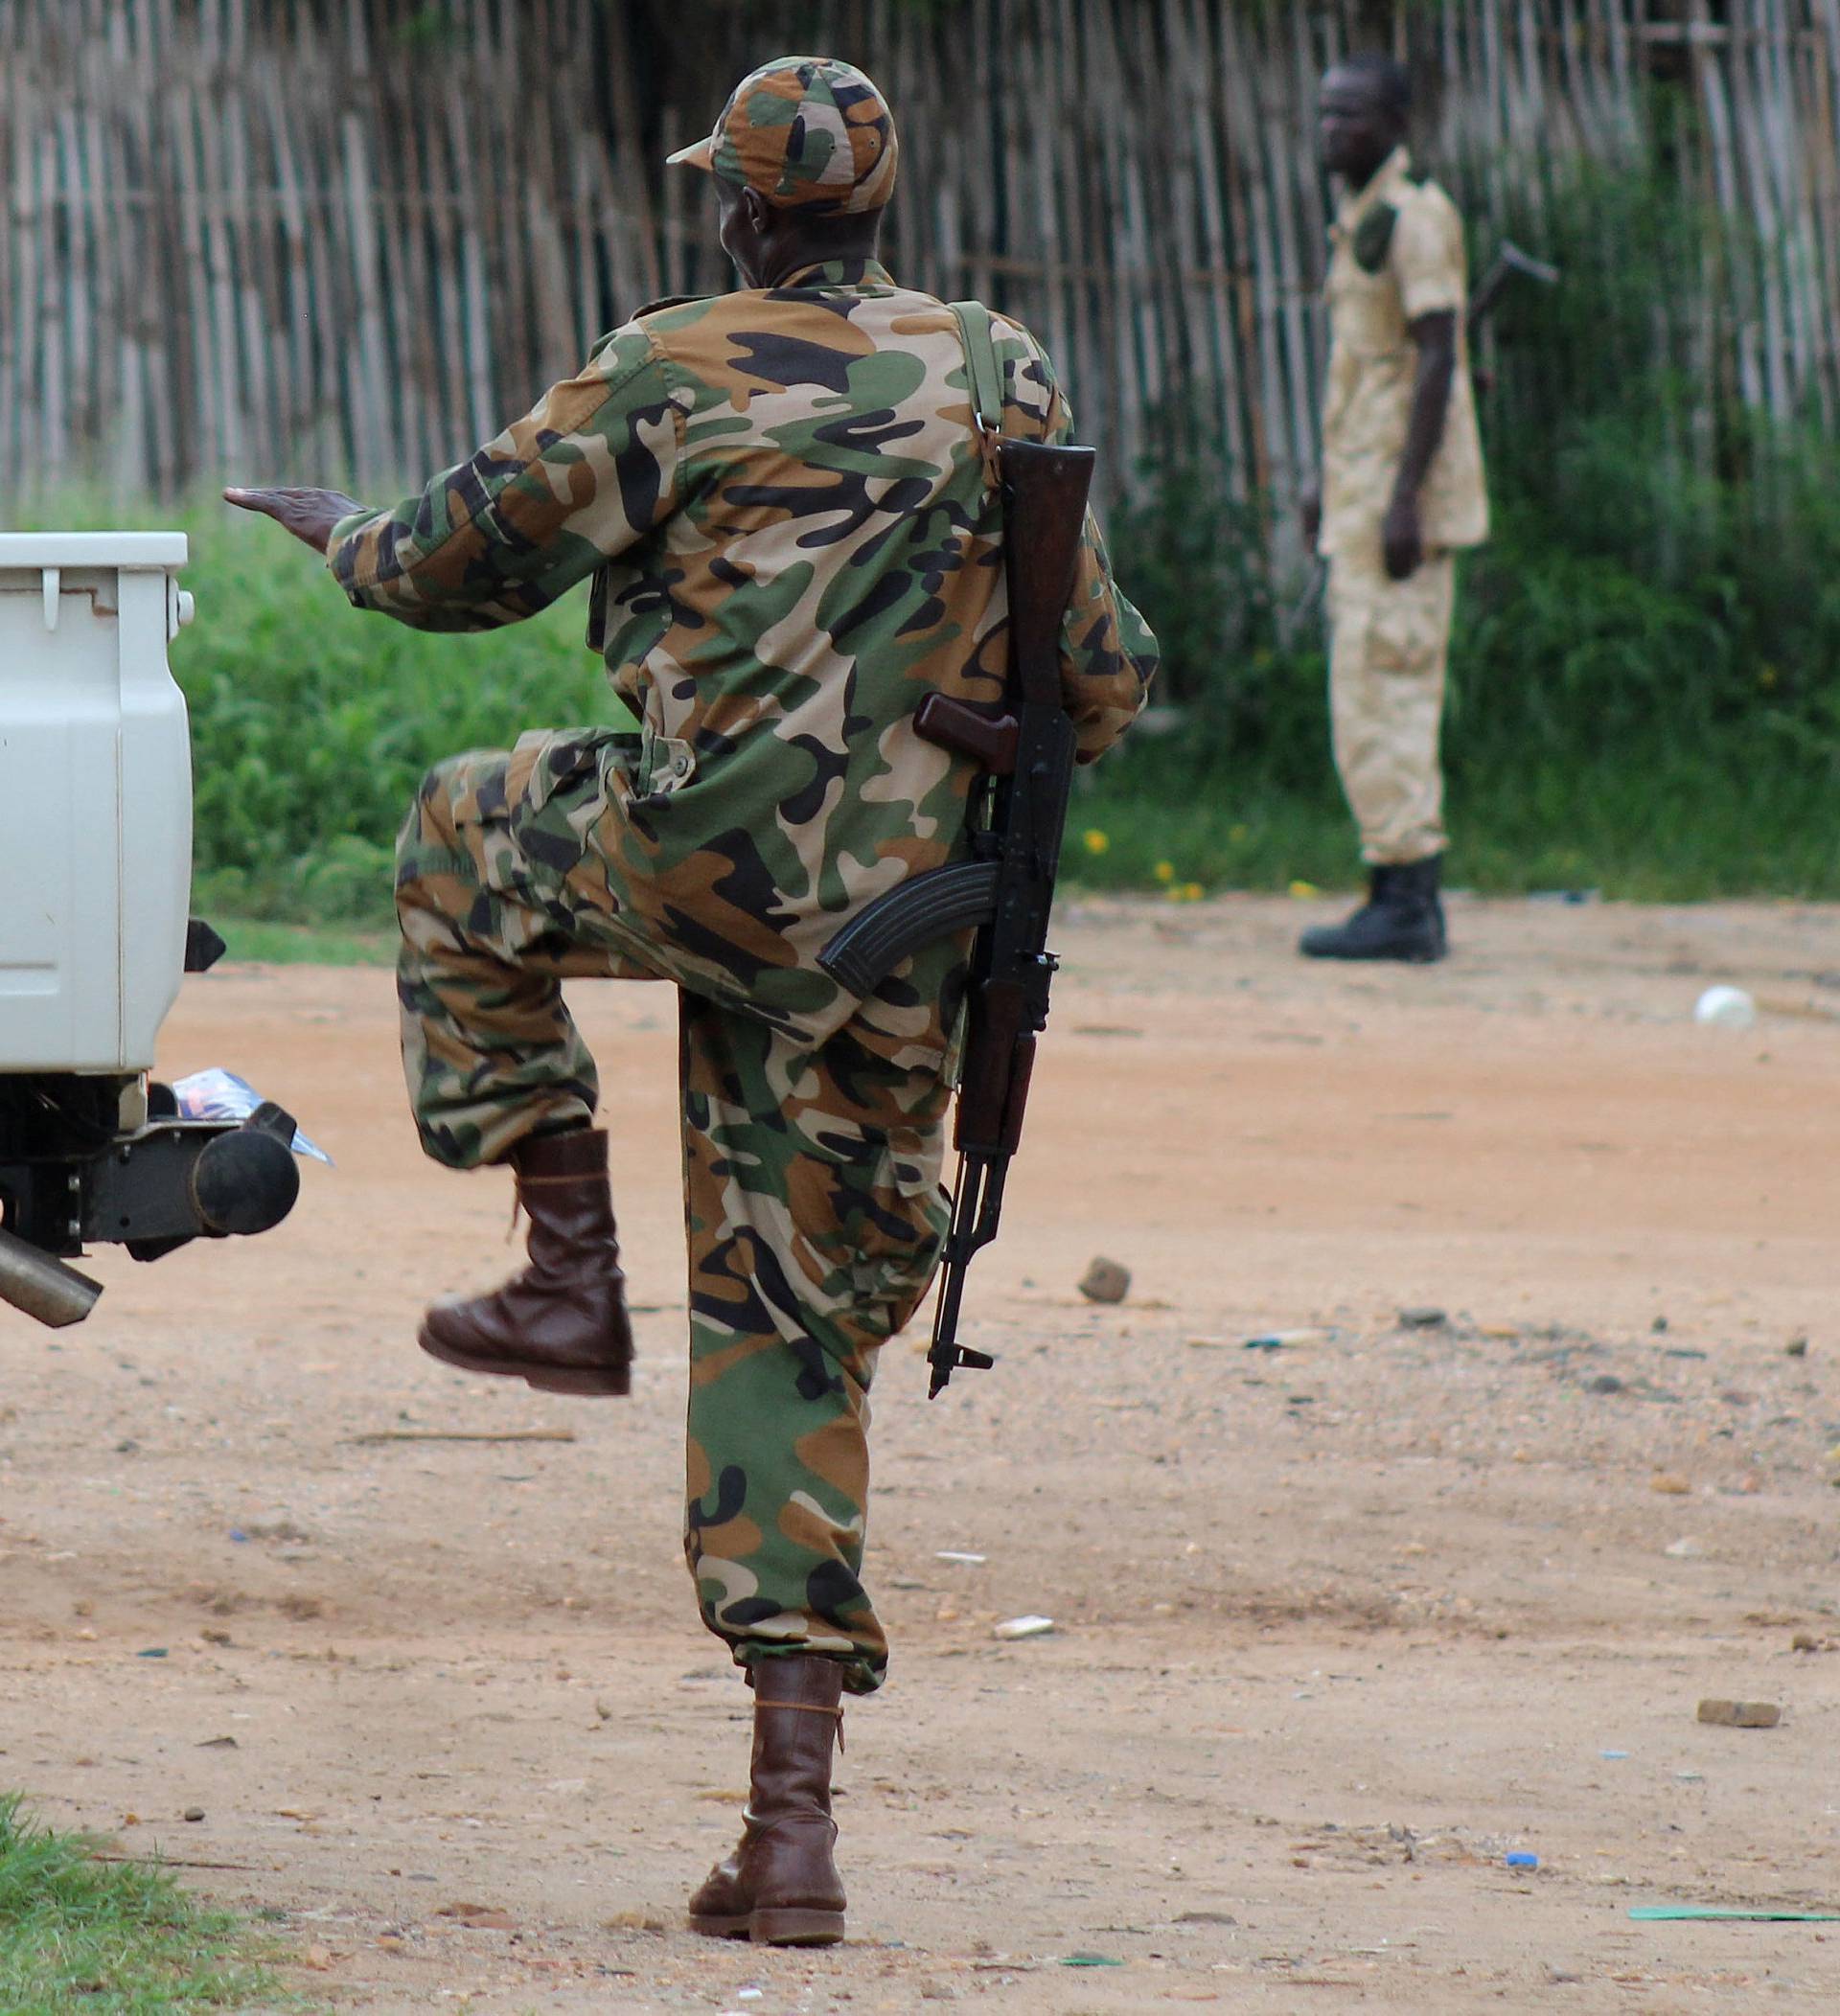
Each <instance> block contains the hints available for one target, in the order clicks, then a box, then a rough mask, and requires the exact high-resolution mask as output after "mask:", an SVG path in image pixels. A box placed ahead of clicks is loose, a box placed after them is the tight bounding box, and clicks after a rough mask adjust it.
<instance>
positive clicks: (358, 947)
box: [205, 907, 396, 966]
mask: <svg viewBox="0 0 1840 2016" xmlns="http://www.w3.org/2000/svg"><path fill="white" fill-rule="evenodd" d="M205 914H206V915H207V916H209V917H210V921H211V923H212V924H213V925H215V926H216V927H217V928H218V930H219V932H221V933H222V936H223V941H224V944H225V945H226V946H227V947H228V948H229V950H228V951H226V952H225V954H224V957H225V958H227V959H239V960H246V961H248V962H250V963H251V964H255V965H262V966H391V965H394V964H395V961H396V940H395V937H394V936H393V934H391V933H390V932H387V931H359V930H340V929H337V928H328V927H322V926H317V925H311V924H269V923H266V922H265V921H264V920H263V919H261V918H243V917H218V916H212V915H211V913H210V911H209V908H208V907H207V908H206V909H205Z"/></svg>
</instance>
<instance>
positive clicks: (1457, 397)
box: [1301, 56, 1488, 960]
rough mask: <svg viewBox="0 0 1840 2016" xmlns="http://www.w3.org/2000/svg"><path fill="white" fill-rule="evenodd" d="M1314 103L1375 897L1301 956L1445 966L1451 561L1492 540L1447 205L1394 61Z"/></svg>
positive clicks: (1316, 502) (1336, 697)
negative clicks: (1327, 224) (1332, 190)
mask: <svg viewBox="0 0 1840 2016" xmlns="http://www.w3.org/2000/svg"><path fill="white" fill-rule="evenodd" d="M1320 105H1321V136H1322V164H1323V166H1324V167H1325V168H1327V169H1328V170H1329V172H1331V173H1332V174H1335V175H1337V176H1339V177H1340V178H1341V179H1342V182H1343V195H1342V197H1341V200H1340V203H1339V205H1338V208H1337V213H1336V220H1335V224H1334V227H1333V229H1332V231H1331V233H1330V237H1331V241H1332V243H1333V252H1332V255H1331V258H1330V261H1329V279H1328V308H1329V334H1330V347H1329V381H1328V394H1327V398H1326V401H1325V403H1324V407H1323V414H1322V489H1321V491H1320V492H1314V493H1311V494H1310V495H1308V496H1307V497H1306V498H1305V500H1304V505H1303V517H1304V530H1305V532H1306V534H1307V536H1308V537H1309V538H1311V540H1312V541H1313V542H1314V544H1315V546H1316V550H1317V551H1318V552H1319V553H1320V554H1322V556H1323V557H1324V559H1326V560H1327V561H1328V566H1329V587H1328V604H1329V626H1330V647H1329V649H1330V668H1329V700H1330V713H1331V717H1332V721H1333V724H1334V736H1335V763H1336V768H1337V770H1338V771H1339V772H1340V773H1341V778H1342V788H1343V790H1345V792H1346V794H1347V800H1348V806H1349V809H1350V810H1351V811H1352V812H1353V813H1354V816H1355V821H1356V824H1357V825H1358V826H1359V827H1360V830H1361V852H1362V858H1363V859H1364V860H1365V861H1366V862H1367V864H1368V874H1369V885H1368V900H1367V902H1366V903H1365V904H1364V905H1362V907H1361V908H1360V909H1359V910H1357V911H1356V912H1355V913H1354V915H1353V916H1352V917H1350V918H1349V919H1348V920H1347V922H1346V923H1345V924H1342V925H1337V926H1333V927H1326V926H1325V927H1320V928H1317V929H1315V930H1310V931H1306V932H1305V933H1304V935H1303V940H1302V946H1301V950H1302V951H1304V952H1305V953H1307V954H1308V955H1309V956H1310V957H1312V958H1317V959H1411V960H1430V959H1441V958H1442V957H1443V955H1444V913H1443V905H1442V904H1441V903H1440V902H1439V900H1438V881H1439V874H1440V868H1441V864H1442V859H1443V853H1444V845H1445V840H1444V824H1443V777H1442V773H1441V771H1440V769H1439V767H1438V729H1439V726H1440V723H1441V720H1442V715H1443V706H1444V663H1445V658H1446V655H1447V653H1448V650H1449V644H1450V619H1451V603H1452V595H1453V589H1454V584H1455V561H1454V557H1453V556H1454V554H1455V551H1456V549H1457V548H1458V547H1460V546H1474V545H1478V544H1480V543H1481V542H1482V540H1483V539H1484V538H1485V537H1486V536H1487V531H1488V505H1487V500H1486V497H1485V495H1484V489H1483V457H1482V447H1481V444H1480V442H1479V440H1478V438H1477V432H1476V407H1475V401H1474V399H1473V397H1472V394H1471V390H1470V380H1469V358H1468V350H1467V344H1466V338H1465V332H1464V324H1463V309H1464V297H1465V294H1466V291H1467V287H1466V278H1465V270H1464V260H1463V233H1462V224H1461V219H1460V218H1459V217H1458V214H1457V210H1456V206H1455V205H1454V204H1453V203H1452V202H1451V200H1450V198H1449V197H1448V196H1447V195H1445V194H1444V192H1443V191H1442V190H1441V189H1439V188H1438V185H1437V184H1436V183H1435V182H1430V181H1426V180H1423V179H1422V178H1420V177H1418V176H1416V175H1415V174H1414V173H1413V171H1412V162H1411V159H1410V157H1409V155H1408V154H1407V151H1406V145H1405V141H1406V126H1407V121H1408V117H1409V115H1410V111H1411V94H1410V87H1409V84H1408V81H1407V78H1406V74H1405V71H1404V70H1403V69H1402V68H1401V67H1400V66H1399V65H1398V64H1397V63H1395V62H1392V61H1391V59H1390V58H1388V57H1379V56H1357V57H1349V58H1348V59H1347V60H1345V61H1344V62H1341V63H1338V64H1337V65H1336V66H1335V67H1334V68H1333V69H1332V70H1331V71H1330V72H1329V73H1328V75H1327V77H1325V78H1324V79H1323V81H1322V98H1321V102H1320Z"/></svg>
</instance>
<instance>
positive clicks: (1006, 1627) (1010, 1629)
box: [995, 1617, 1054, 1638]
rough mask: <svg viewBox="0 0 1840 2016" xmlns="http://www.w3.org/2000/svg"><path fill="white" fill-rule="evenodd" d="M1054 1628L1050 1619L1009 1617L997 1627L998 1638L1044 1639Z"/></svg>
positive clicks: (996, 1634) (1052, 1620)
mask: <svg viewBox="0 0 1840 2016" xmlns="http://www.w3.org/2000/svg"><path fill="white" fill-rule="evenodd" d="M1053 1628H1054V1619H1053V1618H1052V1617H1010V1618H1008V1619H1007V1620H1006V1621H1005V1622H1003V1623H1001V1624H999V1625H998V1626H997V1629H996V1632H995V1636H996V1637H998V1638H1046V1636H1047V1634H1048V1633H1049V1632H1050V1631H1052V1630H1053Z"/></svg>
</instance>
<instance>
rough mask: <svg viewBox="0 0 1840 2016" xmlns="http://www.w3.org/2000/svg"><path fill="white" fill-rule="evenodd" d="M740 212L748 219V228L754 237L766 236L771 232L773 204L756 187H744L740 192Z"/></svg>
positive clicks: (773, 219)
mask: <svg viewBox="0 0 1840 2016" xmlns="http://www.w3.org/2000/svg"><path fill="white" fill-rule="evenodd" d="M741 214H742V216H743V217H745V218H747V228H748V230H749V231H751V232H752V233H753V234H754V236H755V237H756V238H767V237H770V235H771V233H772V228H773V224H774V221H775V217H774V211H773V206H772V205H771V204H770V202H769V201H768V200H767V198H766V197H765V196H764V195H761V193H760V191H759V190H757V189H752V188H748V189H744V190H743V191H742V193H741Z"/></svg>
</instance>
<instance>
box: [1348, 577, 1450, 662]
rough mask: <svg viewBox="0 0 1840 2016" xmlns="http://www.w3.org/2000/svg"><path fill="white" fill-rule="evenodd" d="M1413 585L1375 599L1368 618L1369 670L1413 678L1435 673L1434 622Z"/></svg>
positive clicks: (1406, 584) (1396, 587)
mask: <svg viewBox="0 0 1840 2016" xmlns="http://www.w3.org/2000/svg"><path fill="white" fill-rule="evenodd" d="M1414 585H1415V584H1413V583H1412V582H1400V583H1398V584H1395V585H1394V586H1393V588H1392V590H1391V593H1388V594H1383V595H1380V596H1378V597H1376V598H1375V600H1374V602H1373V605H1372V607H1371V608H1370V609H1369V611H1368V629H1367V636H1366V638H1365V640H1364V641H1365V643H1366V647H1367V661H1368V668H1369V670H1371V671H1373V672H1379V673H1387V674H1391V675H1393V676H1398V677H1405V678H1410V677H1412V676H1414V675H1415V674H1419V673H1426V672H1429V671H1431V670H1432V668H1433V666H1434V664H1435V663H1436V659H1437V652H1436V640H1435V638H1434V637H1433V635H1432V626H1431V618H1430V615H1429V613H1428V612H1427V611H1426V609H1425V608H1424V607H1422V604H1421V601H1420V598H1419V597H1418V596H1417V595H1415V594H1414V592H1413V588H1414Z"/></svg>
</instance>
